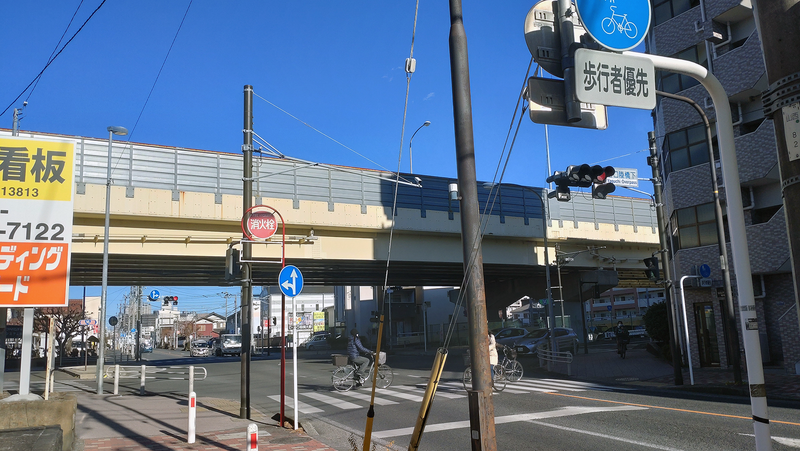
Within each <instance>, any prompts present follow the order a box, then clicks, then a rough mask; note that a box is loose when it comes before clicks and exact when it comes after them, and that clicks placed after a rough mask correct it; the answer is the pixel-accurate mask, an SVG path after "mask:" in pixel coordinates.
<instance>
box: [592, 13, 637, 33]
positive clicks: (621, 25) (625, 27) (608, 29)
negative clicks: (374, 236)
mask: <svg viewBox="0 0 800 451" xmlns="http://www.w3.org/2000/svg"><path fill="white" fill-rule="evenodd" d="M610 8H611V16H610V17H606V18H605V19H603V21H602V22H601V23H600V25H601V26H602V27H603V31H605V33H606V34H613V33H614V31H615V30H617V31H619V32H620V33H623V34H625V36H627V37H629V38H631V39H633V38H635V37H636V35H637V34H638V33H639V31H638V30H637V29H636V25H634V23H633V22H630V21H629V20H628V15H627V14H617V11H616V10H617V7H616V6H610Z"/></svg>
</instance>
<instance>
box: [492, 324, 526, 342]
mask: <svg viewBox="0 0 800 451" xmlns="http://www.w3.org/2000/svg"><path fill="white" fill-rule="evenodd" d="M527 334H528V331H527V329H523V328H521V327H506V328H505V329H500V330H499V331H497V333H496V334H494V340H495V341H496V342H497V343H500V344H501V345H503V346H511V345H513V344H514V342H515V341H519V340H520V339H522V337H524V336H525V335H527Z"/></svg>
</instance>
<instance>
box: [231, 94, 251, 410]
mask: <svg viewBox="0 0 800 451" xmlns="http://www.w3.org/2000/svg"><path fill="white" fill-rule="evenodd" d="M243 133H244V144H243V145H242V167H243V171H242V172H243V174H242V185H243V186H242V215H244V212H246V211H248V210H250V208H251V207H252V206H253V87H252V86H251V85H245V86H244V130H243ZM243 238H244V242H243V243H242V353H241V355H242V376H241V378H242V381H241V384H242V385H241V398H242V399H241V404H240V407H239V418H242V419H245V418H250V342H251V340H250V338H251V335H252V333H253V330H252V328H251V327H250V322H251V318H250V317H251V316H252V310H251V309H250V303H251V302H252V298H253V281H252V279H251V271H250V270H251V267H250V263H247V262H248V261H249V260H251V259H252V258H253V245H252V244H251V243H249V242H248V238H247V237H246V236H244V235H243ZM235 315H236V314H235V312H234V316H235Z"/></svg>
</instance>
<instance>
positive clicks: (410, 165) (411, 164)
mask: <svg viewBox="0 0 800 451" xmlns="http://www.w3.org/2000/svg"><path fill="white" fill-rule="evenodd" d="M429 125H431V121H425V123H424V124H422V125H420V126H419V128H418V129H416V130H415V131H414V133H413V134H412V135H411V139H409V140H408V173H409V174H413V173H414V159H413V158H412V154H411V143H413V142H414V136H416V135H417V132H418V131H420V130H422V127H427V126H429Z"/></svg>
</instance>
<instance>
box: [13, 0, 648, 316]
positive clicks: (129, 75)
mask: <svg viewBox="0 0 800 451" xmlns="http://www.w3.org/2000/svg"><path fill="white" fill-rule="evenodd" d="M101 3H102V0H84V1H83V2H81V1H80V0H58V1H55V0H48V1H44V0H30V1H25V2H12V3H6V4H5V5H4V6H3V8H2V14H0V42H3V43H4V48H5V57H4V63H3V68H4V70H2V71H0V111H2V110H4V109H6V107H7V106H9V105H10V106H11V108H9V109H8V110H7V111H6V112H5V113H3V114H2V116H0V125H2V127H4V128H11V124H12V114H11V111H12V109H13V108H15V107H16V108H21V107H22V102H23V100H26V99H27V100H28V105H27V107H26V108H25V110H24V115H23V119H22V122H21V129H22V130H31V131H37V132H48V133H59V134H67V135H80V136H91V137H97V138H105V137H107V132H106V127H107V126H109V125H121V126H125V127H127V128H128V129H129V130H130V131H131V132H132V133H131V135H130V136H129V137H126V138H128V139H130V140H131V141H134V142H141V143H148V144H158V145H166V146H178V147H184V148H196V149H206V150H215V151H226V152H238V151H239V149H240V147H241V144H242V116H243V114H242V111H243V100H242V99H243V93H242V89H243V86H244V85H245V84H251V85H253V87H254V91H255V94H256V95H257V96H260V97H261V98H263V99H265V100H262V99H261V98H259V97H256V99H255V101H254V117H255V118H254V121H255V125H254V128H255V131H256V132H257V133H258V134H259V135H260V136H262V137H263V138H264V140H266V141H267V142H269V143H270V144H272V145H274V146H275V147H277V148H278V149H279V150H280V151H281V152H283V153H284V154H286V155H289V156H293V157H297V158H302V159H306V160H313V161H320V162H325V163H331V164H340V165H347V166H356V167H366V168H373V169H387V170H397V168H398V155H399V152H400V151H401V150H402V160H401V170H402V171H405V172H408V169H409V161H408V139H409V138H410V137H411V134H412V133H413V132H414V131H415V130H416V129H417V128H418V127H419V126H420V125H422V123H423V122H425V121H431V123H432V124H431V126H430V127H426V128H424V129H422V130H420V131H419V133H418V134H417V135H416V137H415V138H414V148H413V151H414V152H413V155H414V173H415V174H420V175H421V176H424V175H425V174H428V175H436V176H444V177H455V176H456V161H455V140H454V126H453V116H452V96H451V86H450V60H449V48H448V34H449V28H450V19H449V10H448V3H447V2H444V1H436V2H433V1H430V0H421V1H420V2H419V13H418V19H417V24H416V35H415V37H414V58H415V59H416V60H417V65H416V72H415V73H414V75H413V76H412V77H411V80H410V90H409V97H408V112H407V116H406V123H405V132H404V133H402V132H403V109H404V100H405V94H406V81H407V79H406V76H405V72H404V69H403V66H404V62H405V59H406V58H408V57H409V56H410V51H411V43H412V31H413V30H414V12H415V6H416V2H415V1H413V0H397V1H392V2H375V1H366V0H365V1H348V2H329V1H307V2H267V1H237V2H223V1H195V2H192V3H191V6H190V7H189V5H190V2H189V0H180V1H179V0H171V1H168V2H165V1H155V0H137V1H133V0H127V1H125V0H123V1H119V0H118V1H107V2H106V3H104V4H103V6H102V7H101V8H100V9H99V10H98V11H97V12H96V13H95V14H94V16H93V17H92V19H91V20H89V21H88V23H87V24H86V25H85V27H84V28H83V29H82V31H81V32H80V33H79V34H78V35H77V36H76V37H75V39H74V40H73V41H72V42H71V43H70V44H69V45H68V46H67V47H66V49H65V50H64V51H63V52H62V53H61V54H60V55H59V56H58V58H57V59H56V60H55V61H54V62H53V63H52V64H51V65H50V66H49V68H48V69H47V70H46V71H45V72H44V74H43V76H42V77H41V79H40V80H39V82H38V84H37V85H36V88H35V90H33V91H32V93H31V90H30V89H28V90H27V91H25V92H24V94H23V95H22V96H21V97H20V98H19V99H18V100H16V101H15V102H14V99H15V98H16V97H17V96H18V95H19V94H20V93H21V92H23V90H25V87H26V86H27V85H28V84H29V83H30V82H31V81H32V80H33V79H34V77H35V76H36V75H37V74H38V73H39V71H41V70H42V68H43V67H44V66H45V64H46V63H47V61H48V58H49V56H50V55H51V53H52V52H53V50H54V48H56V45H57V43H58V42H59V39H60V38H61V36H62V34H63V33H64V30H65V29H66V28H67V24H68V23H69V22H70V19H71V18H72V16H73V14H75V18H74V21H73V23H72V24H71V26H70V27H69V29H68V30H67V31H66V34H65V37H64V40H63V41H62V45H63V42H66V40H67V39H69V38H70V37H71V36H72V35H73V34H74V33H75V31H77V30H78V28H79V27H80V26H81V24H83V23H84V21H85V20H86V18H88V17H89V15H90V14H91V13H92V11H94V10H95V8H97V7H98V6H99V5H100V4H101ZM79 4H80V5H81V6H80V8H79V9H78V5H79ZM532 6H533V2H530V1H525V2H523V1H518V0H507V1H503V2H484V1H477V0H463V12H464V24H465V28H466V32H467V39H468V45H469V63H470V78H471V93H472V107H473V124H474V138H475V153H476V162H477V171H478V179H479V180H492V179H493V178H494V173H495V169H496V167H497V165H498V161H499V159H500V156H501V153H502V151H503V146H504V142H505V140H506V136H507V134H508V131H509V128H510V127H511V126H512V115H513V114H514V108H515V105H516V104H517V98H518V96H519V94H520V91H521V89H522V85H523V83H524V80H525V74H526V70H527V68H528V64H529V62H530V59H531V55H530V52H529V51H528V48H527V46H526V44H525V39H524V33H523V23H524V19H525V16H526V14H527V12H528V10H529V9H530V8H531V7H532ZM187 7H189V8H188V13H187ZM76 9H78V10H77V13H75V11H76ZM184 15H185V20H183V19H184ZM182 20H183V25H182V26H181V29H180V32H179V33H178V34H177V38H175V36H176V32H177V31H178V27H179V26H180V25H181V22H182ZM173 39H174V45H173ZM171 45H172V49H171V51H170V46H171ZM168 51H170V53H169V58H168V59H167V60H166V63H165V62H164V60H165V57H166V55H167V52H168ZM162 64H163V69H162ZM534 67H535V65H534ZM160 70H161V73H160V76H159V71H160ZM157 76H158V81H157V83H156V77H157ZM151 89H152V94H150V92H151ZM148 96H149V100H148ZM146 101H147V104H146V106H145V102H146ZM267 101H268V102H271V103H272V104H274V105H276V106H277V107H279V108H280V109H278V108H276V107H275V106H273V105H271V104H270V103H268V102H267ZM281 109H282V110H285V111H286V112H288V113H290V114H291V115H293V116H295V117H296V118H297V119H295V118H293V117H291V116H289V115H288V114H286V113H285V112H283V111H281ZM140 115H141V116H140ZM298 119H299V120H298ZM137 120H138V123H137ZM306 124H308V125H306ZM311 127H313V129H312V128H311ZM514 127H516V122H515V123H514ZM314 129H316V130H319V131H321V132H323V133H324V134H325V135H328V137H326V136H324V135H322V134H321V133H319V132H317V131H315V130H314ZM649 130H652V120H651V118H650V113H649V111H644V110H633V109H624V108H609V128H608V129H607V130H605V131H596V130H583V129H576V128H566V127H550V128H549V131H550V149H551V158H552V168H553V170H563V169H564V168H565V167H566V166H567V165H570V164H581V163H595V162H599V161H603V160H607V159H611V158H614V157H618V156H622V155H627V154H633V155H630V156H628V157H623V158H615V159H613V160H611V161H608V162H607V163H606V164H613V165H615V166H619V167H627V168H637V169H638V170H639V174H640V176H642V177H644V176H646V175H647V174H649V168H648V167H647V166H646V162H645V158H646V155H647V152H646V151H645V149H647V136H646V133H647V132H648V131H649ZM329 137H330V138H329ZM331 138H333V139H335V140H336V141H338V143H337V142H335V141H334V140H333V139H331ZM401 138H402V141H401ZM401 142H402V145H401ZM345 146H346V147H345ZM545 161H546V160H545V142H544V127H543V126H541V125H538V124H534V123H532V122H531V121H530V120H529V119H528V118H527V116H526V117H524V118H523V121H522V126H521V128H520V132H519V135H518V136H517V139H516V144H515V147H514V149H513V152H512V153H511V157H510V161H509V165H508V170H507V172H506V175H505V178H504V180H503V181H504V182H509V183H519V184H524V185H533V186H542V185H544V179H545V178H546V177H547V175H548V174H547V167H546V163H545ZM645 185H646V184H642V186H640V189H642V190H645V191H651V189H652V188H651V187H650V186H645ZM617 194H621V195H632V196H637V197H640V196H639V195H638V194H636V193H634V192H631V191H626V190H622V189H618V191H617ZM159 288H163V287H159ZM179 290H181V289H179ZM182 290H188V289H182ZM73 291H77V290H73ZM116 291H121V292H123V293H127V288H112V289H111V291H110V293H112V292H116ZM161 291H162V293H163V292H164V289H162V290H161ZM216 291H222V289H218V290H216ZM216 291H213V290H208V289H205V291H204V293H205V295H206V296H208V292H211V293H212V295H213V293H215V292H216ZM80 292H82V290H80V291H79V293H80ZM98 292H99V290H98ZM90 294H96V293H90ZM119 296H120V297H121V295H119ZM186 296H187V299H188V298H189V296H190V295H189V293H188V292H187V294H186ZM214 297H215V298H217V299H220V300H221V298H219V297H217V296H214ZM109 299H110V300H112V301H113V300H114V298H113V296H112V295H111V294H110V295H109ZM201 299H207V298H205V297H202V296H201V297H199V298H198V299H197V300H196V301H195V302H197V304H198V305H200V303H201ZM202 302H204V301H202Z"/></svg>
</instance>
